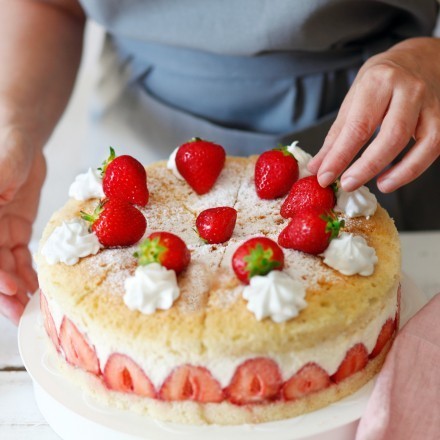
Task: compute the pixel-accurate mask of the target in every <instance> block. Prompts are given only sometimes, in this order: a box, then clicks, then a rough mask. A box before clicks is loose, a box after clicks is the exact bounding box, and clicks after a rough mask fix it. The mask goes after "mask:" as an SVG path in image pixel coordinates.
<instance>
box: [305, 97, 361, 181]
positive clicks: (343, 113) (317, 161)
mask: <svg viewBox="0 0 440 440" xmlns="http://www.w3.org/2000/svg"><path fill="white" fill-rule="evenodd" d="M353 93H354V92H353V89H350V90H349V92H348V93H347V96H346V97H345V99H344V101H343V103H342V105H341V108H340V109H339V112H338V116H337V117H336V120H335V121H334V123H333V124H332V126H331V127H330V130H329V132H328V134H327V136H326V138H325V140H324V144H323V145H322V147H321V149H320V150H319V151H318V153H317V154H316V155H315V156H314V157H313V159H312V160H311V161H310V162H309V163H308V165H307V168H308V170H309V171H310V172H311V173H313V174H317V173H318V170H319V167H320V166H321V163H322V161H323V160H324V157H325V156H326V155H327V153H328V152H329V151H330V149H331V147H332V146H333V144H334V142H335V141H336V139H337V138H338V136H339V133H340V132H341V130H342V127H343V126H344V122H345V120H346V118H347V113H348V110H349V109H350V106H351V101H352V95H353Z"/></svg>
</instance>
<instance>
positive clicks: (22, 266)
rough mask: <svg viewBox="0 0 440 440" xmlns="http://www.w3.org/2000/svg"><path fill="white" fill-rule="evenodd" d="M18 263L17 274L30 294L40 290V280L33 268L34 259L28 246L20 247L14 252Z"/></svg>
mask: <svg viewBox="0 0 440 440" xmlns="http://www.w3.org/2000/svg"><path fill="white" fill-rule="evenodd" d="M12 252H13V255H14V258H15V262H16V267H17V274H18V276H19V277H20V279H21V280H22V281H23V283H24V286H25V288H26V290H27V291H28V292H31V293H33V292H35V291H36V290H37V289H38V279H37V274H36V273H35V270H34V268H33V267H32V257H31V254H30V252H29V249H28V247H27V246H24V245H23V246H18V247H16V248H15V249H14V250H13V251H12Z"/></svg>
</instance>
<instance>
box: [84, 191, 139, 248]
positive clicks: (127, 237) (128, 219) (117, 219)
mask: <svg viewBox="0 0 440 440" xmlns="http://www.w3.org/2000/svg"><path fill="white" fill-rule="evenodd" d="M81 216H82V218H83V219H84V220H86V221H87V222H89V223H90V229H91V231H93V232H94V233H95V234H96V236H97V237H98V240H99V242H100V243H101V244H102V245H103V246H105V247H119V246H131V245H133V244H135V243H137V242H138V241H139V240H140V239H141V238H142V236H143V235H144V233H145V230H146V229H147V220H146V219H145V217H144V215H143V214H142V213H141V212H140V211H139V210H138V209H137V208H136V207H134V206H133V205H131V204H130V203H128V202H126V201H124V200H122V199H118V198H113V199H104V200H101V201H100V202H99V203H98V205H97V206H96V208H95V210H94V211H93V213H92V214H87V213H86V212H83V211H81Z"/></svg>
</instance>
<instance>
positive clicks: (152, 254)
mask: <svg viewBox="0 0 440 440" xmlns="http://www.w3.org/2000/svg"><path fill="white" fill-rule="evenodd" d="M167 250H168V248H167V247H166V246H163V245H161V244H160V239H159V238H158V237H156V238H153V239H151V238H147V239H145V240H144V241H143V242H142V243H141V244H140V245H139V248H138V250H137V251H136V252H135V253H134V254H133V256H135V257H136V258H137V259H138V264H139V265H140V266H146V265H147V264H151V263H159V264H161V257H162V254H163V253H164V252H166V251H167Z"/></svg>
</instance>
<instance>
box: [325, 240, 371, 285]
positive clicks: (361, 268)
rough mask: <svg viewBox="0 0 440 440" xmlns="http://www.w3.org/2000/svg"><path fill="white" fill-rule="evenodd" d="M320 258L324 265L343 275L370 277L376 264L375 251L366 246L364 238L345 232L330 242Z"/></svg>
mask: <svg viewBox="0 0 440 440" xmlns="http://www.w3.org/2000/svg"><path fill="white" fill-rule="evenodd" d="M321 256H322V257H324V263H325V264H327V265H328V266H330V267H332V268H333V269H336V270H338V271H339V272H341V273H342V274H344V275H355V274H359V275H363V276H370V275H371V274H372V273H373V272H374V266H375V264H376V263H377V255H376V251H375V250H374V248H372V247H371V246H368V244H367V242H366V240H365V238H363V237H361V236H360V235H354V234H350V233H347V232H342V233H341V235H340V236H339V237H337V238H335V239H333V240H331V242H330V244H329V246H328V248H327V249H326V250H325V251H324V252H323V253H322V254H321Z"/></svg>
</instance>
